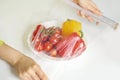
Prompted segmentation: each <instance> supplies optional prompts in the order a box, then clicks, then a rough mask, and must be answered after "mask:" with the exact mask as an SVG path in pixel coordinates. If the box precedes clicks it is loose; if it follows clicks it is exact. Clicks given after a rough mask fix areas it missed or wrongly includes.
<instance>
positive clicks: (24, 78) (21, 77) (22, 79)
mask: <svg viewBox="0 0 120 80" xmlns="http://www.w3.org/2000/svg"><path fill="white" fill-rule="evenodd" d="M19 77H20V80H29V79H28V78H27V77H26V76H25V75H22V74H20V75H19Z"/></svg>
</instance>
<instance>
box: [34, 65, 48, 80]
mask: <svg viewBox="0 0 120 80" xmlns="http://www.w3.org/2000/svg"><path fill="white" fill-rule="evenodd" d="M34 69H35V71H36V74H37V75H38V76H39V78H40V79H42V80H48V78H47V76H46V75H45V73H44V72H43V71H42V70H41V68H40V67H39V65H36V66H34Z"/></svg>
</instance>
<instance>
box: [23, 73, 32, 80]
mask: <svg viewBox="0 0 120 80" xmlns="http://www.w3.org/2000/svg"><path fill="white" fill-rule="evenodd" d="M23 76H24V78H26V79H28V80H33V79H32V77H31V76H30V75H29V74H28V73H26V72H25V73H24V74H23Z"/></svg>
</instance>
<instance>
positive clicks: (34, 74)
mask: <svg viewBox="0 0 120 80" xmlns="http://www.w3.org/2000/svg"><path fill="white" fill-rule="evenodd" d="M28 74H29V75H30V76H31V77H32V79H33V80H40V78H39V76H37V75H36V73H35V71H33V69H30V70H29V71H28Z"/></svg>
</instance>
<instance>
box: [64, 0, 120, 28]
mask: <svg viewBox="0 0 120 80" xmlns="http://www.w3.org/2000/svg"><path fill="white" fill-rule="evenodd" d="M64 1H65V2H66V3H67V4H68V5H70V6H71V7H73V8H75V9H78V10H80V11H83V12H84V13H85V14H87V15H89V16H91V17H93V18H94V20H96V21H97V22H102V23H104V24H106V25H108V26H110V27H111V28H113V29H114V30H116V29H117V27H118V23H117V22H116V21H114V20H112V19H110V18H108V17H106V16H104V15H101V16H98V15H95V14H94V13H92V12H90V11H88V10H86V9H84V8H82V7H80V6H79V5H77V4H76V3H74V2H73V1H72V0H64Z"/></svg>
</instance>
